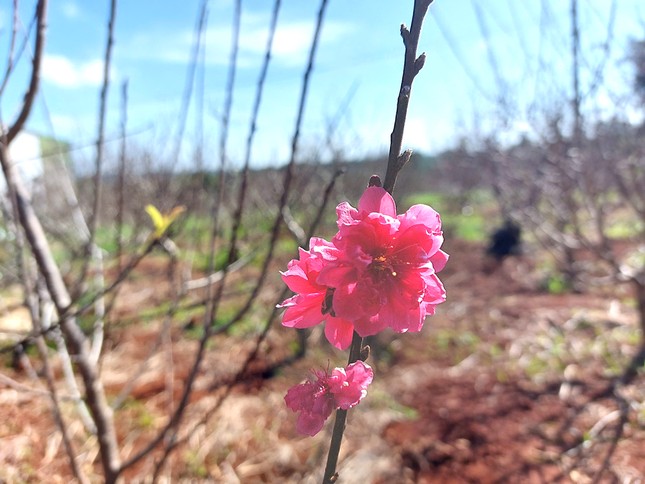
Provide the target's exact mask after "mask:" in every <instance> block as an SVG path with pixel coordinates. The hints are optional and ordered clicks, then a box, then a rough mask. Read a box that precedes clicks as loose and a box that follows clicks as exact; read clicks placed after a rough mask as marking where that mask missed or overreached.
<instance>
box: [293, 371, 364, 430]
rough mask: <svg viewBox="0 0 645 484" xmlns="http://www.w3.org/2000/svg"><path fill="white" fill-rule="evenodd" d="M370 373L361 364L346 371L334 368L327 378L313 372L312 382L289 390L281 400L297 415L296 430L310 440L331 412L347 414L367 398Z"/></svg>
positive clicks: (322, 374)
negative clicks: (343, 411)
mask: <svg viewBox="0 0 645 484" xmlns="http://www.w3.org/2000/svg"><path fill="white" fill-rule="evenodd" d="M373 377H374V372H373V371H372V368H370V366H369V365H367V364H366V363H363V362H362V361H357V362H355V363H352V364H350V365H348V366H347V367H346V368H334V369H333V370H332V372H331V374H329V373H328V372H325V371H315V372H314V378H313V379H312V380H309V381H307V382H305V383H301V384H299V385H296V386H294V387H291V388H290V389H289V391H288V392H287V394H286V396H285V397H284V400H285V402H286V404H287V407H289V408H290V409H291V410H293V411H294V412H300V414H299V415H298V420H297V422H296V430H297V431H298V433H301V434H304V435H310V436H314V435H316V434H317V433H318V432H320V429H322V427H323V424H324V423H325V420H327V418H328V417H329V416H330V415H331V413H332V411H333V410H336V409H339V408H340V409H343V410H348V409H350V408H352V407H354V406H356V405H358V403H359V402H360V401H361V400H362V399H363V398H364V397H365V395H367V386H368V385H369V384H370V383H372V378H373Z"/></svg>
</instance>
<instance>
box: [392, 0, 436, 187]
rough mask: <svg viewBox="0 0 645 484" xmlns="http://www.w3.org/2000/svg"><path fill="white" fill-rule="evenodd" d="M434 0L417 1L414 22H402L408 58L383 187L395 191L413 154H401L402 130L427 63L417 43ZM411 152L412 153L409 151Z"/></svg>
mask: <svg viewBox="0 0 645 484" xmlns="http://www.w3.org/2000/svg"><path fill="white" fill-rule="evenodd" d="M432 1H433V0H415V1H414V11H413V14H412V23H411V24H410V29H409V30H408V28H407V27H406V26H405V25H403V24H402V25H401V37H402V38H403V45H404V46H405V60H404V62H403V75H402V77H401V88H400V89H399V96H398V99H397V103H396V114H395V116H394V128H393V129H392V134H391V136H390V152H389V154H388V162H387V171H386V173H385V181H384V182H383V188H385V189H386V190H387V191H388V192H390V193H392V190H393V189H394V184H395V183H396V177H397V175H398V173H399V171H401V168H403V166H405V164H406V163H407V161H409V159H410V154H411V153H410V154H406V153H401V149H402V146H403V130H404V128H405V119H406V117H407V114H408V104H409V103H410V94H411V92H412V82H413V81H414V78H415V77H416V75H417V74H418V73H419V71H420V70H421V68H422V67H423V64H424V63H425V54H421V55H420V56H419V57H417V46H418V45H419V37H420V36H421V27H422V26H423V19H424V18H425V14H426V12H427V11H428V7H429V6H430V4H431V3H432ZM407 153H409V152H407Z"/></svg>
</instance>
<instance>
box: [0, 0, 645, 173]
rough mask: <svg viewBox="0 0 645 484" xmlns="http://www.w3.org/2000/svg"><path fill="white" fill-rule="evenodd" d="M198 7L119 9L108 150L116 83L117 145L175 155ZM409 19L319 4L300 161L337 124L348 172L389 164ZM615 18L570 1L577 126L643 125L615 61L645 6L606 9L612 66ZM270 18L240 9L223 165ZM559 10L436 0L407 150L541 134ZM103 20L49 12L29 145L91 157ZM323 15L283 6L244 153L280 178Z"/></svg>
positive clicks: (75, 5)
mask: <svg viewBox="0 0 645 484" xmlns="http://www.w3.org/2000/svg"><path fill="white" fill-rule="evenodd" d="M180 3H181V7H177V5H179V4H180ZM200 3H201V2H200V1H199V0H184V1H182V2H176V1H170V0H156V1H151V0H136V1H133V0H131V1H125V0H122V1H121V2H119V5H118V10H117V19H116V30H115V47H114V57H113V67H112V71H111V79H112V84H111V88H110V92H109V106H108V118H107V137H108V138H109V139H111V138H116V137H117V136H118V131H119V122H120V85H121V83H122V82H123V81H124V80H126V79H127V80H128V85H129V100H128V127H129V131H130V132H131V134H132V135H131V136H130V137H129V138H128V142H129V143H131V146H140V147H144V148H147V149H150V150H152V151H153V153H155V154H156V155H158V156H159V159H160V160H161V159H163V158H164V157H166V156H168V155H169V153H170V152H171V151H172V149H171V146H172V144H173V143H172V141H169V140H172V139H173V136H174V135H173V133H174V132H175V131H176V129H177V117H178V116H177V115H178V112H179V106H180V100H181V97H182V93H183V91H184V83H185V78H186V70H187V65H188V61H189V58H190V52H191V47H192V42H193V36H194V33H193V31H194V25H195V22H196V18H197V12H198V9H199V6H200ZM412 3H413V2H412V0H406V1H403V0H371V1H367V0H352V1H347V0H330V1H329V7H328V12H327V17H326V22H325V26H324V30H323V35H322V41H321V44H320V47H319V51H318V56H317V63H316V66H315V70H314V72H313V77H312V84H311V90H310V97H309V100H308V104H307V107H306V115H305V124H304V127H303V140H302V147H303V156H305V155H306V154H307V153H310V152H312V151H313V150H315V148H317V147H319V146H320V145H321V143H322V140H323V139H324V136H325V131H326V125H327V124H328V122H329V120H330V119H333V118H334V117H335V116H337V113H339V112H340V113H342V115H341V118H340V119H341V121H340V124H339V127H338V132H337V136H336V141H335V142H336V143H337V145H338V146H340V147H342V148H343V149H344V152H345V154H346V156H347V157H350V158H352V157H357V156H361V155H364V154H374V153H380V152H384V151H386V150H387V147H388V143H389V134H390V132H391V129H392V120H393V115H394V110H395V101H396V94H397V91H398V88H399V83H400V77H401V66H402V59H403V45H402V42H401V39H400V35H399V26H400V24H401V23H402V22H403V23H406V24H408V23H409V21H410V14H411V10H412ZM10 4H11V3H10V2H3V3H1V4H0V53H2V55H5V54H4V53H5V52H7V49H8V38H9V33H10V31H11V15H12V12H11V10H10ZM611 4H612V2H610V1H604V0H603V1H601V0H579V15H580V26H581V42H582V47H583V54H582V87H583V91H584V92H585V93H586V92H590V94H589V95H588V96H586V98H585V99H586V101H585V106H584V107H585V113H587V114H588V116H592V115H593V116H595V115H598V114H599V113H600V115H603V116H608V115H610V114H611V113H613V112H615V110H616V109H618V110H619V111H620V112H621V113H623V114H624V115H625V116H628V117H629V118H630V119H636V118H637V115H638V113H637V112H636V111H634V110H632V108H630V107H628V106H627V105H625V104H624V102H625V99H626V96H627V95H628V94H629V85H628V84H629V82H630V75H631V71H630V69H629V64H628V63H626V62H625V61H624V58H625V52H626V46H627V45H628V42H629V39H634V38H643V37H645V6H644V5H643V2H642V1H641V0H616V3H615V6H616V10H615V23H614V27H613V31H612V42H611V44H610V45H611V49H610V50H609V53H608V55H607V54H606V50H605V49H604V43H605V41H606V38H607V26H608V23H609V19H610V9H611ZM272 5H273V2H272V1H270V0H245V1H244V2H243V15H242V28H241V40H240V54H239V65H238V75H237V81H236V87H235V93H234V101H233V112H232V117H231V132H230V138H229V143H228V146H229V157H230V159H231V163H234V164H235V163H239V162H240V160H241V159H242V156H243V153H244V140H245V138H246V136H247V132H248V124H249V117H250V113H251V106H252V103H253V99H254V96H255V87H256V83H257V77H258V72H259V67H260V65H261V61H262V58H263V56H264V47H265V44H266V35H267V28H268V23H269V18H270V13H271V9H272ZM478 5H479V7H478ZM569 5H570V2H569V1H565V0H550V1H549V0H486V1H485V2H484V1H480V2H475V1H471V0H435V2H434V3H433V4H432V5H431V6H430V14H429V16H428V17H427V18H426V22H425V25H424V30H423V33H422V38H421V42H420V51H425V52H426V53H427V54H428V59H427V62H426V66H425V68H424V69H423V70H422V71H421V73H420V75H419V76H418V77H417V79H416V81H415V84H414V87H413V93H412V101H411V108H410V112H409V118H408V125H407V130H406V135H405V139H404V145H405V147H410V148H413V149H416V150H420V151H423V152H426V153H433V152H437V151H439V150H442V149H445V148H447V147H449V146H451V145H452V144H453V143H454V142H455V141H456V140H457V139H459V138H462V137H468V136H471V135H472V133H476V132H478V133H480V134H481V133H486V132H490V131H495V132H498V133H500V134H504V133H506V136H509V137H512V136H516V135H517V134H518V133H525V132H526V133H530V132H531V131H532V130H534V129H535V126H536V123H537V122H538V121H536V117H535V116H534V114H535V113H536V112H542V111H543V110H544V109H551V110H556V111H557V110H566V109H567V105H566V102H567V98H568V96H570V93H571V91H570V85H571V76H570V65H571V61H570V48H569ZM108 7H109V2H108V0H105V1H99V0H91V1H90V0H84V1H83V0H57V1H55V2H52V3H51V5H50V18H49V26H48V27H49V28H48V39H47V44H46V56H45V61H44V65H43V82H42V91H41V94H40V97H39V102H38V104H37V106H36V109H35V111H34V113H33V115H32V116H31V118H30V119H29V122H28V129H30V130H31V131H34V132H37V133H42V134H47V135H53V136H57V137H60V138H63V139H65V140H68V141H69V142H70V143H71V144H72V145H73V146H87V145H91V144H92V142H93V140H94V139H95V137H96V125H97V112H98V98H99V90H100V83H101V76H102V69H103V64H102V62H103V61H102V58H103V52H104V49H105V41H106V39H105V37H106V29H107V25H106V23H107V22H106V19H107V12H108ZM33 8H34V6H33V2H30V1H27V0H23V1H22V2H20V12H19V13H20V18H21V21H22V24H23V26H24V25H28V24H29V22H30V19H31V16H32V15H33V13H32V11H33ZM318 8H319V5H318V1H313V0H283V2H282V10H281V13H280V19H279V28H278V34H277V38H276V42H275V46H274V52H273V61H272V64H271V66H270V70H269V74H268V78H267V85H266V91H265V101H264V104H263V106H262V110H261V114H260V119H259V123H258V134H257V141H256V144H255V148H254V152H253V159H254V163H255V164H256V165H257V166H261V165H266V164H269V163H279V162H283V161H285V159H286V158H287V156H288V152H289V145H290V138H291V135H292V132H293V129H294V120H295V115H296V108H297V102H298V96H299V92H300V86H301V79H302V74H303V72H304V68H305V62H306V58H307V54H308V50H309V46H310V43H311V36H312V33H313V26H314V19H315V15H316V12H317V10H318ZM232 14H233V2H232V0H211V2H210V4H209V16H208V27H207V31H206V37H205V39H206V40H205V70H204V76H205V77H204V78H205V94H204V98H205V110H204V119H205V138H206V162H207V163H208V164H210V165H211V166H216V163H217V159H218V154H217V146H218V139H219V125H218V120H217V119H218V116H219V113H221V112H222V105H223V102H224V86H225V83H226V75H227V62H228V57H229V45H230V36H231V34H230V28H231V27H230V25H231V19H232ZM478 14H479V15H480V17H479V18H480V20H479V21H478ZM28 60H29V59H28V57H26V56H23V58H22V59H21V62H20V64H19V66H18V69H17V70H16V71H15V73H14V75H13V77H12V78H11V82H10V83H9V86H8V88H7V90H6V92H5V93H4V96H3V98H2V100H1V108H2V111H1V114H2V119H3V120H4V121H5V122H7V121H8V120H10V119H12V117H13V114H14V113H15V111H16V109H17V107H18V106H19V103H20V100H21V99H22V94H23V89H24V86H25V75H26V73H27V71H28ZM493 65H495V66H497V72H495V71H494V69H493V68H492V67H491V66H493ZM600 65H605V66H606V67H605V69H604V70H603V71H602V72H603V77H602V82H601V83H599V85H600V86H601V87H600V88H597V89H595V88H594V79H596V77H595V73H596V72H597V71H598V67H599V66H600ZM5 68H6V57H0V69H1V70H0V72H3V71H4V69H5ZM500 80H501V84H500V82H499V81H500ZM500 97H503V98H504V99H505V100H506V102H507V106H509V109H508V110H507V111H505V113H506V115H507V116H506V118H505V121H504V122H502V118H500V117H499V114H500V103H499V99H500ZM616 106H618V108H616ZM195 118H196V113H195V109H194V107H193V108H191V111H190V113H189V115H188V127H187V131H186V136H185V138H184V151H183V152H182V153H183V156H184V157H185V158H188V157H189V155H188V154H189V151H190V148H191V146H192V145H193V144H194V141H195V139H196V134H195V129H194V124H195ZM113 145H114V144H113ZM86 156H88V157H91V154H89V155H86ZM182 163H187V161H185V160H184V161H183V162H182Z"/></svg>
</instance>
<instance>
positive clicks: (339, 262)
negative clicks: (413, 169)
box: [316, 187, 448, 336]
mask: <svg viewBox="0 0 645 484" xmlns="http://www.w3.org/2000/svg"><path fill="white" fill-rule="evenodd" d="M336 211H337V214H338V234H337V235H336V237H334V239H333V245H334V246H335V247H336V249H337V250H338V252H337V253H336V254H335V257H334V258H333V259H332V260H329V261H328V262H327V263H326V264H324V267H322V269H321V270H320V273H319V274H318V277H317V279H316V282H317V283H318V284H320V285H323V286H328V287H333V288H334V291H333V297H332V301H331V303H332V304H331V305H332V307H333V310H334V314H335V315H336V317H339V318H344V319H346V320H349V321H352V322H353V324H354V329H355V330H356V332H357V333H358V334H359V335H360V336H369V335H372V334H376V333H378V332H379V331H381V330H383V329H384V328H386V327H390V328H392V329H393V330H395V331H397V332H400V333H402V332H406V331H420V330H421V328H422V326H423V321H424V319H425V317H426V316H427V315H431V314H434V311H435V306H436V305H437V304H440V303H441V302H443V301H444V300H445V298H446V293H445V290H444V288H443V285H442V283H441V281H440V280H439V278H438V277H437V275H436V273H437V272H439V271H440V270H441V269H443V268H444V266H445V265H446V262H447V260H448V255H447V254H446V253H445V252H443V251H442V250H440V247H441V244H442V243H443V234H442V232H441V219H440V217H439V214H438V213H437V212H436V211H435V210H433V209H432V208H430V207H428V206H427V205H414V206H412V207H410V209H409V210H408V211H407V212H406V213H404V214H402V215H397V214H396V205H395V203H394V199H393V198H392V196H391V195H390V194H389V193H388V192H387V191H385V190H384V189H383V188H381V187H370V188H368V189H367V190H365V193H364V194H363V196H362V197H361V199H360V201H359V203H358V210H357V209H355V208H353V207H352V206H351V205H349V203H347V202H344V203H341V204H340V205H338V207H337V209H336Z"/></svg>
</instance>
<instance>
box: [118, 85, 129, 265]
mask: <svg viewBox="0 0 645 484" xmlns="http://www.w3.org/2000/svg"><path fill="white" fill-rule="evenodd" d="M127 124H128V81H123V84H122V85H121V150H120V151H121V152H120V153H119V175H118V182H117V191H118V194H117V199H118V202H117V212H116V260H117V264H118V268H119V271H121V264H122V262H121V258H122V257H123V213H124V212H125V156H126V142H127V141H126V137H127V130H126V128H127Z"/></svg>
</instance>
